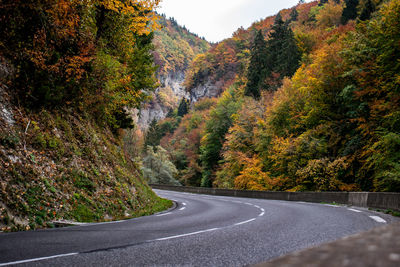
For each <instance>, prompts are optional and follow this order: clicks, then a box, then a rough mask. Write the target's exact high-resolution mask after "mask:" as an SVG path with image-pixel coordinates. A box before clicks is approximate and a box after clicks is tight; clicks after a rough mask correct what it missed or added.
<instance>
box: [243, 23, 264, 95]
mask: <svg viewBox="0 0 400 267" xmlns="http://www.w3.org/2000/svg"><path fill="white" fill-rule="evenodd" d="M267 64H268V58H267V43H266V41H265V39H264V35H263V33H262V31H261V30H259V31H258V32H257V33H256V36H255V38H254V43H253V46H252V47H251V58H250V65H249V69H248V72H247V79H248V82H247V86H246V89H245V95H247V96H252V97H254V98H259V97H260V89H261V88H263V86H264V81H265V78H266V77H267V73H268V70H267V68H268V67H267Z"/></svg>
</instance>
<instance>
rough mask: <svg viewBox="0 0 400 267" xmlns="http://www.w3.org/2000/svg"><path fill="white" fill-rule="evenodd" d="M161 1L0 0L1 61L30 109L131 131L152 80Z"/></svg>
mask: <svg viewBox="0 0 400 267" xmlns="http://www.w3.org/2000/svg"><path fill="white" fill-rule="evenodd" d="M158 3H159V0H130V1H119V0H117V1H111V0H84V1H81V0H69V1H66V0H40V1H37V0H26V1H25V0H23V1H22V0H12V1H11V0H4V1H2V2H1V3H0V21H1V23H0V35H1V40H0V51H1V57H2V58H3V59H5V60H6V62H8V63H9V64H10V65H11V66H13V68H14V69H15V71H16V74H15V78H14V80H13V81H11V82H12V87H13V88H15V92H16V98H17V101H18V103H19V104H21V105H23V106H25V107H28V108H30V109H38V108H39V109H40V108H43V107H45V108H47V109H51V108H55V107H57V108H60V107H73V108H74V109H76V110H79V111H81V112H87V113H88V114H92V116H93V117H94V118H96V119H97V121H98V123H100V124H102V125H105V126H109V127H111V128H112V129H114V130H117V129H118V128H129V127H132V120H131V119H130V118H129V117H128V116H127V114H126V112H125V109H124V108H125V107H139V106H140V103H142V102H143V101H144V100H146V99H147V98H148V95H149V92H150V91H151V90H153V89H154V88H155V87H156V85H157V81H156V78H155V75H154V73H155V70H156V67H155V65H154V63H153V58H152V55H151V50H152V49H153V46H152V38H153V34H152V33H151V32H152V31H153V30H154V27H156V25H157V23H156V15H155V13H154V12H153V8H154V7H155V6H157V5H158Z"/></svg>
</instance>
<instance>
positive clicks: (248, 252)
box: [0, 190, 398, 266]
mask: <svg viewBox="0 0 400 267" xmlns="http://www.w3.org/2000/svg"><path fill="white" fill-rule="evenodd" d="M155 191H156V192H157V193H158V194H159V195H160V196H162V197H165V198H169V199H172V200H174V201H175V202H176V203H177V206H176V208H175V209H173V210H171V211H169V212H164V213H160V214H157V215H153V216H147V217H141V218H136V219H132V220H126V221H120V222H113V223H98V224H87V225H83V226H74V227H66V228H57V229H48V230H38V231H28V232H18V233H2V234H0V266H9V265H18V266H110V265H111V266H158V265H163V266H177V265H180V266H182V265H185V266H243V265H249V264H256V263H260V262H265V261H267V260H269V259H272V258H276V257H278V256H281V255H285V254H287V253H289V252H293V251H296V250H300V249H304V248H308V247H311V246H316V245H318V244H321V243H325V242H329V241H332V240H336V239H339V238H341V237H344V236H348V235H352V234H355V233H359V232H362V231H365V230H369V229H372V228H374V227H378V226H381V225H385V224H388V223H392V222H395V221H398V219H397V218H395V217H392V216H389V215H385V214H381V213H376V212H372V211H368V210H366V209H360V208H349V207H345V206H335V205H328V204H317V203H303V202H287V201H277V200H263V199H248V198H234V197H221V196H208V195H196V194H189V193H180V192H172V191H162V190H155Z"/></svg>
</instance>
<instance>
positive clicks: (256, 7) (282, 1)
mask: <svg viewBox="0 0 400 267" xmlns="http://www.w3.org/2000/svg"><path fill="white" fill-rule="evenodd" d="M309 1H310V0H309ZM309 1H307V2H309ZM298 2H299V0H162V1H161V4H160V7H159V9H158V12H159V13H164V14H166V16H167V17H174V18H175V19H176V20H177V21H178V23H179V24H180V25H184V26H186V28H188V29H189V30H190V31H191V32H194V33H197V34H198V35H199V36H203V37H205V38H206V39H207V40H208V41H212V42H218V41H221V40H223V39H225V38H229V37H231V36H232V33H234V32H235V31H236V30H237V29H238V28H239V27H240V26H243V27H244V28H248V27H249V26H250V25H251V24H252V23H253V22H255V21H257V20H260V19H263V18H266V17H268V16H270V15H275V14H276V13H278V11H279V10H281V9H283V8H290V7H293V6H295V5H296V4H297V3H298Z"/></svg>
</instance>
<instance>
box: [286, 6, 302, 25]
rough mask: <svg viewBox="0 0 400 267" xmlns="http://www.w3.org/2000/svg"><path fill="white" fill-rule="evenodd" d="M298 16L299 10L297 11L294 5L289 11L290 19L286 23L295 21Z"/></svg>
mask: <svg viewBox="0 0 400 267" xmlns="http://www.w3.org/2000/svg"><path fill="white" fill-rule="evenodd" d="M298 16H299V12H297V9H296V8H295V7H294V8H293V9H292V12H290V19H289V20H288V23H290V22H292V21H297V18H298Z"/></svg>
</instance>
